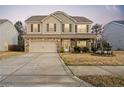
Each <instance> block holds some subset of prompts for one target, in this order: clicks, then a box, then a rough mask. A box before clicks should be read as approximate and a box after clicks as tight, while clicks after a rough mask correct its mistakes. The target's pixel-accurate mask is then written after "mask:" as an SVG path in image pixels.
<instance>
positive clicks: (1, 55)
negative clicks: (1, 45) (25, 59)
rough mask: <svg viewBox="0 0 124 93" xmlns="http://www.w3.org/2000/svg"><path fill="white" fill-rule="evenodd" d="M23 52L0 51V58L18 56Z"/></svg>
mask: <svg viewBox="0 0 124 93" xmlns="http://www.w3.org/2000/svg"><path fill="white" fill-rule="evenodd" d="M22 54H24V52H0V59H4V58H9V57H13V56H19V55H22Z"/></svg>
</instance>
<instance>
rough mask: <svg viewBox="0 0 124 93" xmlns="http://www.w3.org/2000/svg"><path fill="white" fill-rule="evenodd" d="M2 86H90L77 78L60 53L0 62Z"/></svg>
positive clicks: (27, 55)
mask: <svg viewBox="0 0 124 93" xmlns="http://www.w3.org/2000/svg"><path fill="white" fill-rule="evenodd" d="M0 86H11V87H14V86H15V87H16V86H22V87H25V86H31V87H35V86H56V87H61V86H64V87H71V86H77V87H79V86H89V84H87V83H86V82H84V81H81V80H79V79H78V78H76V77H75V76H74V75H73V74H72V73H71V72H70V70H69V69H68V68H67V67H66V66H65V64H64V63H63V62H62V60H61V58H60V57H59V55H58V53H29V54H25V55H21V56H18V57H12V58H8V59H3V60H0Z"/></svg>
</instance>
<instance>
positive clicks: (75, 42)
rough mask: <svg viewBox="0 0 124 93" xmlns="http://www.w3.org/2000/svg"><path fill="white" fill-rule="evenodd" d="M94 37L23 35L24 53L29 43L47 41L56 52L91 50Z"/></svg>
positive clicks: (27, 50)
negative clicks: (53, 45)
mask: <svg viewBox="0 0 124 93" xmlns="http://www.w3.org/2000/svg"><path fill="white" fill-rule="evenodd" d="M95 37H96V36H95V35H93V34H62V35H57V34H54V35H49V34H48V35H47V34H45V35H42V34H37V35H36V34H31V35H29V34H28V35H25V36H24V38H25V51H26V52H29V47H30V42H32V40H33V41H36V42H37V41H40V42H43V41H46V42H47V41H48V42H55V43H56V46H57V52H60V51H61V50H62V49H63V51H64V52H73V51H74V47H75V46H78V47H82V48H83V47H87V48H88V49H89V50H91V42H93V41H94V40H95Z"/></svg>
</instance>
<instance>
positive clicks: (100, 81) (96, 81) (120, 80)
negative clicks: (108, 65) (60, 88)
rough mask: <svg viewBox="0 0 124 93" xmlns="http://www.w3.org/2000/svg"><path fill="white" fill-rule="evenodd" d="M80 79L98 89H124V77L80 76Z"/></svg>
mask: <svg viewBox="0 0 124 93" xmlns="http://www.w3.org/2000/svg"><path fill="white" fill-rule="evenodd" d="M79 78H80V79H82V80H84V81H86V82H88V83H90V84H92V85H94V86H96V87H124V77H120V76H92V75H88V76H79Z"/></svg>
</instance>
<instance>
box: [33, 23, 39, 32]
mask: <svg viewBox="0 0 124 93" xmlns="http://www.w3.org/2000/svg"><path fill="white" fill-rule="evenodd" d="M33 32H38V25H37V24H33Z"/></svg>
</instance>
